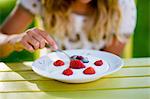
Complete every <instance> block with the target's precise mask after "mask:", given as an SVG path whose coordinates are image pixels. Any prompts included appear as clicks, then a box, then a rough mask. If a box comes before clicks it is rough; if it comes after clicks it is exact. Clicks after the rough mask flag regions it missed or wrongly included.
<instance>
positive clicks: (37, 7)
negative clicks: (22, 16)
mask: <svg viewBox="0 0 150 99" xmlns="http://www.w3.org/2000/svg"><path fill="white" fill-rule="evenodd" d="M19 4H20V5H21V6H23V7H24V8H25V9H27V10H28V11H29V12H31V13H32V14H35V15H36V14H40V13H41V7H42V6H41V0H20V1H19Z"/></svg>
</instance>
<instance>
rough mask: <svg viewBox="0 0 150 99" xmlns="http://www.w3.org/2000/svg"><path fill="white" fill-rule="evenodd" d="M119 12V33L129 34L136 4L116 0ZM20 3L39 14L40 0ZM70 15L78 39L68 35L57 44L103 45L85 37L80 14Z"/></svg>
mask: <svg viewBox="0 0 150 99" xmlns="http://www.w3.org/2000/svg"><path fill="white" fill-rule="evenodd" d="M118 2H119V5H120V8H121V13H122V20H121V25H120V28H119V33H120V35H122V36H124V35H131V34H132V33H133V32H134V29H135V26H136V5H135V2H134V0H118ZM20 4H21V5H22V6H23V7H24V8H26V9H27V10H28V11H30V12H31V13H32V14H34V15H41V7H42V6H41V3H40V0H20ZM71 17H72V18H73V20H74V26H75V27H74V28H75V32H74V35H78V36H79V37H80V40H78V41H76V42H72V41H70V40H69V39H70V38H69V37H66V38H65V39H64V40H63V41H62V40H60V39H57V42H58V43H59V46H61V47H62V46H63V47H65V49H78V48H83V49H96V50H100V49H102V48H104V47H105V45H106V42H105V41H104V40H101V41H99V42H97V43H93V42H91V41H89V40H88V38H86V37H87V36H86V33H84V32H83V31H82V29H81V28H82V26H83V22H84V19H85V17H84V16H82V15H78V14H75V13H73V14H72V15H71Z"/></svg>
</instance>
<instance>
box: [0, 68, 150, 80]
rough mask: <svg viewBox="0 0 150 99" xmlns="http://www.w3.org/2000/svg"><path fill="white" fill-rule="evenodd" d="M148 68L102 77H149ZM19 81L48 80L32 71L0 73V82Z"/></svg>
mask: <svg viewBox="0 0 150 99" xmlns="http://www.w3.org/2000/svg"><path fill="white" fill-rule="evenodd" d="M149 71H150V66H149V67H143V68H122V69H121V70H119V71H117V72H115V73H113V74H111V75H108V76H105V77H103V78H102V79H106V78H128V77H129V78H130V77H145V76H146V77H148V76H149V77H150V72H149ZM20 80H49V79H48V78H44V77H42V76H39V75H38V74H36V73H35V72H34V71H19V72H13V71H11V72H0V82H8V81H9V82H11V81H20Z"/></svg>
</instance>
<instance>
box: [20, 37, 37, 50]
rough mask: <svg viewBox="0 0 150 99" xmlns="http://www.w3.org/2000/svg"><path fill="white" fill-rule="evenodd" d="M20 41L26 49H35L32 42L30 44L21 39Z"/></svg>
mask: <svg viewBox="0 0 150 99" xmlns="http://www.w3.org/2000/svg"><path fill="white" fill-rule="evenodd" d="M20 43H21V44H22V45H23V46H24V49H26V50H28V51H30V52H33V51H34V49H33V47H32V46H31V45H30V44H28V43H27V42H26V41H24V40H21V41H20Z"/></svg>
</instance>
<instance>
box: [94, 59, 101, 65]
mask: <svg viewBox="0 0 150 99" xmlns="http://www.w3.org/2000/svg"><path fill="white" fill-rule="evenodd" d="M94 64H95V65H96V66H102V65H103V61H102V60H97V61H96V62H94Z"/></svg>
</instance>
